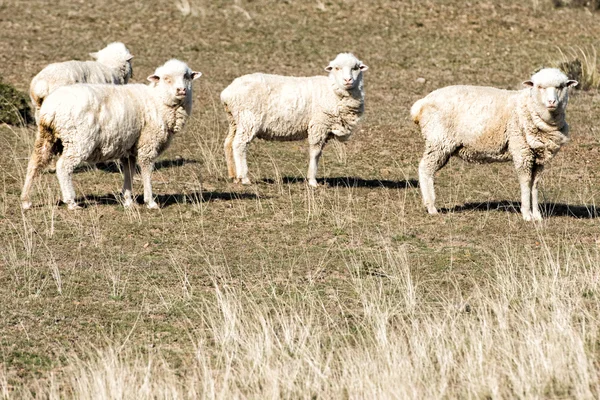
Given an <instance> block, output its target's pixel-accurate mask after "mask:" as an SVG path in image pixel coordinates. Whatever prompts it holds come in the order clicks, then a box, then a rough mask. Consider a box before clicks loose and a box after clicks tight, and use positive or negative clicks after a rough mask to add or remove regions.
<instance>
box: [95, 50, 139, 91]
mask: <svg viewBox="0 0 600 400" xmlns="http://www.w3.org/2000/svg"><path fill="white" fill-rule="evenodd" d="M90 56H91V57H92V58H94V59H95V60H96V61H98V62H99V63H101V64H104V65H106V66H107V67H110V68H115V69H119V70H121V71H122V72H123V78H124V80H125V83H127V82H128V81H129V79H130V78H131V76H132V75H133V68H132V66H131V59H132V58H133V55H132V54H131V53H130V52H129V50H128V49H127V47H125V45H124V44H123V43H121V42H114V43H111V44H109V45H108V46H106V47H105V48H103V49H102V50H99V51H97V52H95V53H90Z"/></svg>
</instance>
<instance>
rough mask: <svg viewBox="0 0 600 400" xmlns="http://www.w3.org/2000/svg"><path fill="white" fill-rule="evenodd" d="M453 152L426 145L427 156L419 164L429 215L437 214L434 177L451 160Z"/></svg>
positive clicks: (420, 178)
mask: <svg viewBox="0 0 600 400" xmlns="http://www.w3.org/2000/svg"><path fill="white" fill-rule="evenodd" d="M451 155H452V151H449V150H447V149H444V148H443V147H441V146H432V145H430V144H427V145H426V148H425V154H424V155H423V158H422V159H421V162H420V163H419V186H420V188H421V195H422V196H423V204H424V205H425V207H426V208H427V212H428V213H429V214H432V215H434V214H437V213H438V212H437V209H436V208H435V190H434V187H433V176H434V175H435V173H436V172H437V171H439V170H440V169H442V168H443V167H444V165H446V163H447V162H448V160H449V159H450V156H451Z"/></svg>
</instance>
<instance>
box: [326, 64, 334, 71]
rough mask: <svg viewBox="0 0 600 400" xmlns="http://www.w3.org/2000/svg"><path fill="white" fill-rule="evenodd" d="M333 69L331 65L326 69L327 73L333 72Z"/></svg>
mask: <svg viewBox="0 0 600 400" xmlns="http://www.w3.org/2000/svg"><path fill="white" fill-rule="evenodd" d="M332 69H333V67H332V66H331V65H328V66H326V67H325V71H327V72H331V70H332Z"/></svg>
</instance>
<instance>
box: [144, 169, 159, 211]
mask: <svg viewBox="0 0 600 400" xmlns="http://www.w3.org/2000/svg"><path fill="white" fill-rule="evenodd" d="M153 169H154V162H152V161H140V172H141V174H142V182H143V183H144V203H146V207H148V208H149V209H157V208H159V207H158V204H157V203H156V202H155V201H154V198H152V170H153Z"/></svg>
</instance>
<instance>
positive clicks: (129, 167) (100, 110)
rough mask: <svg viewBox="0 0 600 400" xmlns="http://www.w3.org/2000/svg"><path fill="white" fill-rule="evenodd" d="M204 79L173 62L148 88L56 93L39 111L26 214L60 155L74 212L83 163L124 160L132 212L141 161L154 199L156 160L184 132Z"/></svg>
mask: <svg viewBox="0 0 600 400" xmlns="http://www.w3.org/2000/svg"><path fill="white" fill-rule="evenodd" d="M201 75H202V74H201V73H200V72H194V71H192V70H191V69H190V68H188V66H187V65H186V64H185V63H184V62H181V61H179V60H170V61H168V62H166V63H165V64H164V65H163V66H161V67H159V68H157V69H156V71H155V73H154V75H150V76H149V77H148V80H149V81H150V83H149V84H148V85H142V84H130V85H99V84H77V85H70V86H63V87H61V88H58V89H56V90H55V91H54V92H52V93H51V94H50V95H49V96H48V97H47V98H46V100H45V101H44V103H43V104H42V107H41V108H40V122H39V126H38V133H37V137H36V140H35V145H34V150H33V153H32V155H31V158H30V160H29V165H28V167H27V176H26V178H25V184H24V185H23V192H22V195H21V201H22V207H23V209H28V208H30V207H31V202H30V201H29V191H30V189H31V184H32V181H33V179H34V178H35V176H36V175H37V174H38V172H39V170H40V169H41V168H43V167H44V166H45V165H47V164H48V162H49V161H50V159H51V157H52V155H54V154H60V157H59V158H58V161H57V162H56V176H57V178H58V181H59V184H60V188H61V191H62V195H63V201H64V202H65V203H66V204H67V205H68V207H69V209H75V208H79V206H78V205H77V203H76V202H75V190H74V188H73V182H72V174H73V170H74V169H75V167H76V166H77V165H78V164H80V163H81V162H83V161H87V162H92V163H97V162H103V161H109V160H115V159H120V160H121V163H122V164H123V173H124V183H123V196H124V200H125V201H124V205H125V206H126V207H127V206H131V205H132V204H133V199H132V194H131V190H132V185H131V179H132V175H133V173H134V171H135V164H136V161H137V163H138V164H139V165H140V169H141V174H142V181H143V184H144V202H145V203H146V205H147V206H148V208H158V205H157V204H156V202H155V201H154V199H153V198H152V185H151V181H150V179H151V174H152V168H153V165H154V160H155V159H156V157H158V155H159V154H161V153H162V152H163V151H164V150H165V149H166V148H167V146H168V145H169V143H170V141H171V139H172V138H173V135H175V134H177V133H179V132H181V130H182V128H183V126H184V124H185V122H186V120H187V118H188V116H189V115H190V113H191V109H192V81H193V80H194V79H198V78H199V77H200V76H201Z"/></svg>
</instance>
